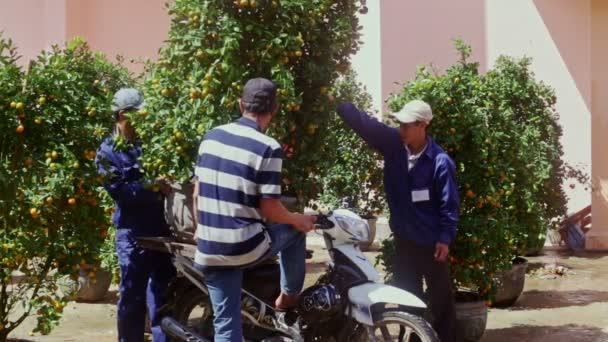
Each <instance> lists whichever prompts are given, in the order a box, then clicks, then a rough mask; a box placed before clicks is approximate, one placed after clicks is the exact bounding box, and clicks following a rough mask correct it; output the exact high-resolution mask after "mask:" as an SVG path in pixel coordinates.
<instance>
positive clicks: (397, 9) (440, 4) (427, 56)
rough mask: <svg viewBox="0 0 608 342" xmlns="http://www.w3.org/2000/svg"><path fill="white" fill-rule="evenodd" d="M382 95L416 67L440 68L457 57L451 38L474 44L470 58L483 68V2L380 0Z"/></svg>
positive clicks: (386, 94) (484, 64)
mask: <svg viewBox="0 0 608 342" xmlns="http://www.w3.org/2000/svg"><path fill="white" fill-rule="evenodd" d="M380 7H381V18H382V20H381V35H382V36H381V40H382V48H381V51H382V57H381V60H382V96H383V98H386V97H387V96H388V95H389V94H390V93H392V92H394V91H396V90H399V89H400V86H398V85H395V82H403V81H406V80H409V79H411V78H412V77H413V76H414V73H415V71H416V66H417V65H421V64H429V63H433V64H434V65H435V66H437V67H438V68H440V70H441V69H443V68H445V67H447V66H450V65H452V64H453V63H454V62H455V61H457V59H458V55H457V53H456V51H455V49H454V44H453V42H452V39H453V38H462V39H464V40H465V41H466V42H467V43H469V44H470V45H472V47H473V56H472V60H475V61H479V62H480V64H481V68H482V70H485V66H486V64H487V63H486V39H485V38H486V33H485V20H484V17H485V10H484V8H485V1H484V0H467V1H445V0H423V1H422V0H419V1H412V0H407V1H405V0H382V1H381V2H380Z"/></svg>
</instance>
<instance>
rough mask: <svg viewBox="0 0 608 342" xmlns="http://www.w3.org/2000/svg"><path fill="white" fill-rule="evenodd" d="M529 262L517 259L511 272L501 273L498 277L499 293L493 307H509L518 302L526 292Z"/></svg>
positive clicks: (520, 258)
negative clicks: (524, 291)
mask: <svg viewBox="0 0 608 342" xmlns="http://www.w3.org/2000/svg"><path fill="white" fill-rule="evenodd" d="M527 268H528V260H526V259H524V258H522V257H517V258H515V259H514V260H513V267H511V269H510V270H508V271H505V272H501V273H500V274H499V275H498V277H497V282H498V292H497V293H496V297H495V298H494V302H493V303H492V307H509V306H511V305H513V304H515V302H516V301H517V299H518V298H519V296H520V295H521V293H522V292H523V290H524V283H525V280H526V269H527Z"/></svg>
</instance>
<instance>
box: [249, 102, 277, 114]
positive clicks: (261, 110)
mask: <svg viewBox="0 0 608 342" xmlns="http://www.w3.org/2000/svg"><path fill="white" fill-rule="evenodd" d="M276 105H277V102H276V101H273V102H271V103H270V104H268V105H265V104H262V103H255V102H245V101H243V109H244V110H245V111H246V112H248V113H251V114H258V115H259V114H266V113H270V112H272V111H273V110H274V107H275V106H276Z"/></svg>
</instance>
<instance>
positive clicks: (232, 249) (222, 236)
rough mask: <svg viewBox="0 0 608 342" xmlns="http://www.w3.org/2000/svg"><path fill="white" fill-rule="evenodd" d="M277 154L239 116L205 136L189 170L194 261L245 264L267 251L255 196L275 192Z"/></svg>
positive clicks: (252, 124) (273, 144)
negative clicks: (193, 188)
mask: <svg viewBox="0 0 608 342" xmlns="http://www.w3.org/2000/svg"><path fill="white" fill-rule="evenodd" d="M282 157H283V150H282V149H281V146H280V145H279V143H278V142H277V141H276V140H274V139H273V138H271V137H269V136H267V135H265V134H263V133H262V132H261V130H260V127H259V126H258V125H257V123H256V122H254V121H253V120H250V119H247V118H244V117H242V118H240V119H239V120H238V121H236V122H234V123H230V124H227V125H223V126H220V127H217V128H214V129H212V130H211V131H209V132H208V133H207V134H205V136H204V137H203V141H202V143H201V145H200V147H199V152H198V161H197V165H196V170H195V174H196V178H197V180H198V184H199V188H198V212H197V215H198V226H197V229H196V239H197V245H198V248H197V252H196V255H195V262H196V263H197V264H200V265H203V266H232V267H238V266H246V265H248V264H251V263H253V262H255V261H257V260H258V259H260V258H261V257H263V256H264V255H265V254H266V253H267V252H268V250H269V248H270V237H269V236H268V232H267V231H266V230H265V226H264V222H263V217H262V213H261V211H260V200H261V199H262V198H279V197H280V196H281V168H282V163H283V159H282Z"/></svg>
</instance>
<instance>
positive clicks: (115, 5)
mask: <svg viewBox="0 0 608 342" xmlns="http://www.w3.org/2000/svg"><path fill="white" fill-rule="evenodd" d="M66 1H67V18H68V21H67V37H68V38H71V37H73V36H76V35H78V36H82V37H84V38H85V39H86V40H87V41H88V42H89V44H90V45H91V47H92V48H93V49H95V50H100V51H103V52H104V53H105V54H106V55H108V56H109V57H113V56H115V55H123V56H124V57H125V58H126V59H127V62H128V61H129V60H131V59H135V60H136V61H137V60H141V59H145V58H152V59H155V58H156V57H157V52H158V49H159V48H160V46H161V45H162V42H163V41H164V40H166V38H167V33H168V30H169V23H170V18H169V16H168V14H167V10H166V8H165V2H166V0H129V1H125V0H103V1H82V0H66ZM128 66H129V67H130V68H131V69H133V70H141V68H142V66H141V65H138V64H135V65H128Z"/></svg>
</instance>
